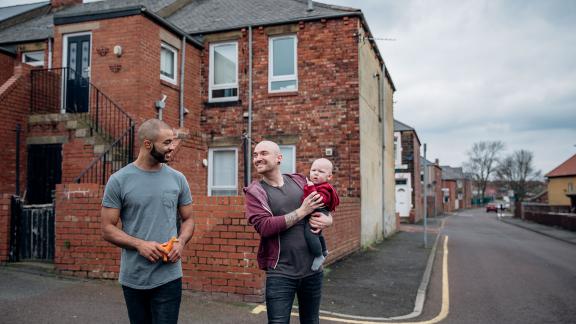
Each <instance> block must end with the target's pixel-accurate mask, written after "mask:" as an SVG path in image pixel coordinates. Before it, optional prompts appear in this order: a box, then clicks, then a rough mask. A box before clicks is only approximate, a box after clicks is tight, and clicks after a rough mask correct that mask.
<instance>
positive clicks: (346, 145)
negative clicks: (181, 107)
mask: <svg viewBox="0 0 576 324" xmlns="http://www.w3.org/2000/svg"><path fill="white" fill-rule="evenodd" d="M293 28H295V30H296V32H295V34H296V35H297V38H298V91H297V92H286V93H281V94H270V93H268V56H269V55H268V47H269V46H268V42H269V34H268V33H270V32H271V30H270V29H267V28H256V29H254V30H253V92H254V98H253V128H252V132H253V139H254V140H255V141H259V140H261V139H264V138H267V139H272V140H275V141H277V142H283V141H284V144H295V145H296V155H297V156H296V161H297V165H296V170H297V172H300V173H307V172H308V169H309V167H310V164H311V162H312V161H313V160H314V159H316V158H318V157H322V156H324V153H325V152H324V149H325V148H333V152H334V155H333V156H330V157H328V158H329V159H331V160H332V162H333V163H334V165H335V181H334V185H335V188H336V189H337V190H338V192H339V193H340V194H341V195H342V196H351V197H358V196H359V195H360V170H359V168H360V167H359V159H360V140H359V127H360V125H359V100H358V93H359V89H358V44H357V43H356V40H355V38H354V37H353V35H354V33H355V32H356V31H357V28H358V21H357V19H356V18H350V19H348V18H344V19H332V20H325V21H317V22H306V23H300V24H297V25H294V26H293ZM247 40H248V35H247V32H246V31H245V30H244V31H243V33H242V36H241V38H240V39H239V40H238V48H239V49H238V52H239V57H240V58H239V67H238V71H240V75H239V81H240V89H239V93H240V101H241V103H240V104H237V105H232V106H228V107H210V106H209V105H205V109H204V110H203V116H204V118H205V120H206V121H205V122H203V123H202V130H203V132H204V133H206V134H207V135H208V136H209V139H210V138H219V137H220V138H222V137H223V138H233V139H238V140H240V139H241V135H242V132H243V131H244V130H246V127H247V121H246V119H245V118H244V117H243V116H242V114H243V112H245V111H247V110H248V100H247V98H246V94H247V91H246V89H247V84H248V83H247V82H248V75H247V73H248V69H247V66H248V57H247V55H248V44H247ZM208 64H209V43H207V44H205V50H204V53H203V55H202V80H204V83H203V84H202V99H203V101H204V102H206V101H207V100H208V83H207V80H208V68H209V66H208ZM238 149H239V154H238V156H239V161H238V162H239V166H240V167H239V179H238V182H239V183H242V179H241V174H242V173H243V169H244V165H243V161H242V156H243V151H242V148H241V147H240V145H239V144H238ZM252 176H253V178H254V177H256V174H255V173H254V174H253V175H252Z"/></svg>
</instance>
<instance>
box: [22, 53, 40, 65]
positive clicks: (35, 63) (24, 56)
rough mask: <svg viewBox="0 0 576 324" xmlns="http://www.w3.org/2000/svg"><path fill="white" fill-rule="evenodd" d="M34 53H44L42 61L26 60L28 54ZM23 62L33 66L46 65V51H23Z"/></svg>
mask: <svg viewBox="0 0 576 324" xmlns="http://www.w3.org/2000/svg"><path fill="white" fill-rule="evenodd" d="M32 53H36V54H37V53H40V54H42V61H39V62H26V55H29V54H32ZM22 63H26V64H28V65H31V66H44V51H29V52H22Z"/></svg>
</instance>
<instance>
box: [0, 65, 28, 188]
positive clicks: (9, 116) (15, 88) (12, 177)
mask: <svg viewBox="0 0 576 324" xmlns="http://www.w3.org/2000/svg"><path fill="white" fill-rule="evenodd" d="M29 78H30V68H29V66H27V65H25V64H21V65H19V66H17V67H15V68H14V75H13V76H12V77H11V78H10V79H9V80H8V81H6V82H5V83H4V84H3V85H2V86H0V111H2V119H1V120H0V136H1V137H2V138H3V139H5V140H6V146H5V148H4V150H2V151H1V152H0V161H2V162H1V164H0V165H1V166H2V170H4V171H3V172H1V173H0V193H15V190H16V160H15V158H16V149H17V148H16V132H15V130H16V125H17V124H20V125H21V129H22V132H21V134H20V148H19V150H20V175H19V177H20V190H21V192H23V190H24V188H25V181H26V178H25V176H26V168H25V166H26V130H27V127H26V126H27V114H28V111H29V109H30V83H29V82H28V80H29Z"/></svg>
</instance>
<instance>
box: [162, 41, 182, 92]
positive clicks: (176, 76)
mask: <svg viewBox="0 0 576 324" xmlns="http://www.w3.org/2000/svg"><path fill="white" fill-rule="evenodd" d="M162 49H167V50H168V51H170V52H172V54H174V62H173V63H172V65H173V67H172V68H173V69H174V78H170V77H168V76H166V75H163V74H162ZM160 80H164V81H166V82H170V83H172V84H175V85H176V84H178V50H177V49H176V48H174V47H172V46H170V45H168V44H166V43H164V42H161V43H160Z"/></svg>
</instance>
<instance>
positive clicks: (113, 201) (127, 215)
mask: <svg viewBox="0 0 576 324" xmlns="http://www.w3.org/2000/svg"><path fill="white" fill-rule="evenodd" d="M191 203H192V195H191V194H190V187H189V186H188V182H187V181H186V177H184V175H183V174H182V173H180V172H178V171H176V170H174V169H172V168H171V167H169V166H167V165H165V164H163V165H162V168H161V169H160V170H158V171H144V170H141V169H139V168H138V167H136V166H135V165H134V163H130V164H128V165H127V166H125V167H124V168H122V169H120V170H119V171H118V172H116V173H114V174H113V175H112V176H111V177H110V179H109V180H108V183H107V184H106V190H105V191H104V198H103V199H102V206H104V207H109V208H117V209H120V219H121V220H122V230H123V231H124V232H125V233H126V234H128V235H130V236H133V237H136V238H139V239H142V240H145V241H156V242H159V243H163V242H166V241H168V240H169V239H170V238H171V237H172V236H178V233H177V229H176V226H177V207H178V206H182V205H188V204H191ZM181 277H182V264H181V262H180V261H178V262H176V263H170V262H168V263H163V262H162V261H159V262H156V263H152V262H150V261H148V260H147V259H146V258H144V257H143V256H141V255H140V254H139V253H138V251H136V250H129V249H122V255H121V260H120V276H119V279H118V280H119V281H120V283H121V284H122V285H124V286H127V287H130V288H134V289H151V288H155V287H158V286H160V285H163V284H165V283H167V282H170V281H172V280H175V279H178V278H181Z"/></svg>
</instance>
